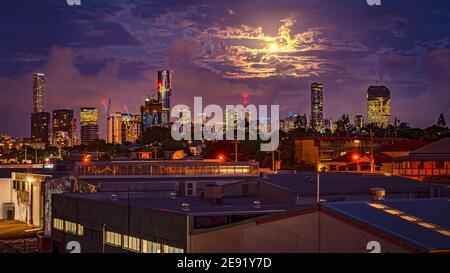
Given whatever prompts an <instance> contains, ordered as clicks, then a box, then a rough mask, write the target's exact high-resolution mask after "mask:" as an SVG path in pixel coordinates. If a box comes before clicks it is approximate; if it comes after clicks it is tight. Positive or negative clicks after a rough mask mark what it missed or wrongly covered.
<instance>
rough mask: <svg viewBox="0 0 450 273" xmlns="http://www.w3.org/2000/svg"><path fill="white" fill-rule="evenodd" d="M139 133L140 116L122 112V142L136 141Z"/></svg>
mask: <svg viewBox="0 0 450 273" xmlns="http://www.w3.org/2000/svg"><path fill="white" fill-rule="evenodd" d="M140 135H141V116H140V115H131V114H122V142H123V143H127V142H129V143H136V141H137V140H138V138H139V136H140Z"/></svg>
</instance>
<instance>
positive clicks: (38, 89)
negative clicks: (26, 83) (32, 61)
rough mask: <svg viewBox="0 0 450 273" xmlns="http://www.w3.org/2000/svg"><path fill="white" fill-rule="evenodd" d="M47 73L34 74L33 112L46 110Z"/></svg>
mask: <svg viewBox="0 0 450 273" xmlns="http://www.w3.org/2000/svg"><path fill="white" fill-rule="evenodd" d="M45 89H46V85H45V75H44V74H40V73H35V74H33V113H38V112H44V111H45V106H44V93H45Z"/></svg>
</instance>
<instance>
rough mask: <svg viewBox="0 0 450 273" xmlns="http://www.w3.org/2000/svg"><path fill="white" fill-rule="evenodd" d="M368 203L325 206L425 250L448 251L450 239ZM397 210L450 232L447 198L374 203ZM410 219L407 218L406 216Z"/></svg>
mask: <svg viewBox="0 0 450 273" xmlns="http://www.w3.org/2000/svg"><path fill="white" fill-rule="evenodd" d="M369 203H370V202H361V201H358V202H339V203H324V204H322V206H323V207H324V208H326V209H331V210H332V211H335V212H338V213H339V214H342V215H344V216H347V217H350V218H351V219H353V220H356V221H358V222H360V223H363V224H366V225H368V226H370V227H373V228H375V229H377V230H380V231H383V232H386V233H388V234H390V235H393V236H395V237H397V238H400V239H402V240H405V241H407V242H409V243H410V244H413V245H416V246H418V247H421V248H424V249H427V250H430V251H431V250H449V249H450V236H447V235H444V234H441V233H439V232H437V231H436V230H433V229H431V228H427V227H424V226H421V225H419V224H418V223H417V222H413V221H408V220H406V219H404V218H401V217H399V216H398V215H393V214H390V213H386V212H385V211H384V210H382V209H377V208H374V207H372V206H370V205H369ZM377 203H379V204H383V205H387V206H389V207H390V208H393V209H395V210H399V211H401V212H403V213H405V214H407V215H409V216H410V217H411V216H412V217H415V218H418V219H421V220H423V221H426V222H428V223H430V224H433V225H437V226H440V227H442V228H443V229H446V230H448V229H450V202H449V200H448V199H409V200H388V201H381V202H377ZM407 218H409V217H407Z"/></svg>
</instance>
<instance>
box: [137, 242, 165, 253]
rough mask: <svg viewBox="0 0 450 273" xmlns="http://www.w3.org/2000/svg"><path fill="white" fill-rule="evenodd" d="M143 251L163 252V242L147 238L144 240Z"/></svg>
mask: <svg viewBox="0 0 450 273" xmlns="http://www.w3.org/2000/svg"><path fill="white" fill-rule="evenodd" d="M142 252H143V253H161V244H160V243H155V242H151V241H147V240H142Z"/></svg>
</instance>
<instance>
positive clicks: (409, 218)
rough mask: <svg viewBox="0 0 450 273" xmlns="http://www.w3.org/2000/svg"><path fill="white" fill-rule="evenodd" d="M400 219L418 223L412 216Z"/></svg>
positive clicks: (404, 216)
mask: <svg viewBox="0 0 450 273" xmlns="http://www.w3.org/2000/svg"><path fill="white" fill-rule="evenodd" d="M400 218H402V219H405V220H406V221H410V222H416V221H417V218H415V217H412V216H408V215H403V216H400Z"/></svg>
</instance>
